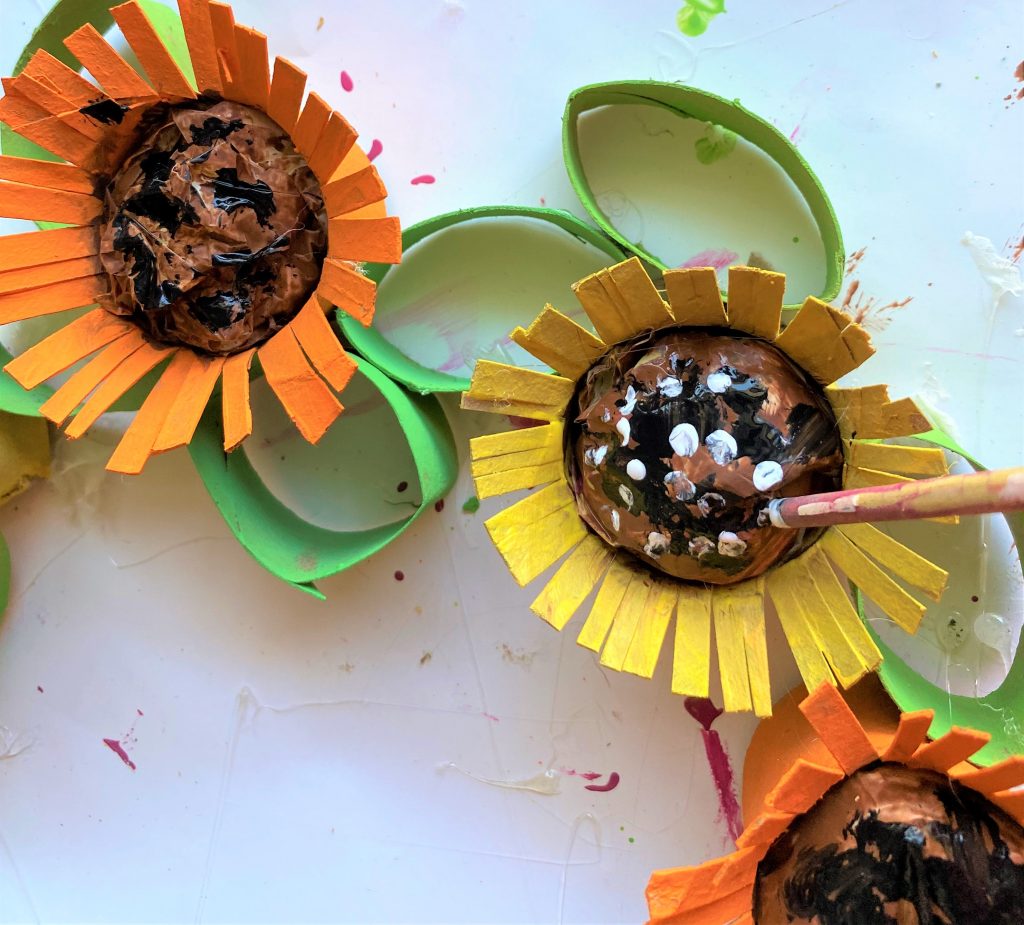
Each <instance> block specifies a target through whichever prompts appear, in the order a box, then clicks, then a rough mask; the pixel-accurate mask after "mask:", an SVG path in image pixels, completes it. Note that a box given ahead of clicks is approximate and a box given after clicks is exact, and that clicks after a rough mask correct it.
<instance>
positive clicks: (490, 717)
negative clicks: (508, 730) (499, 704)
mask: <svg viewBox="0 0 1024 925" xmlns="http://www.w3.org/2000/svg"><path fill="white" fill-rule="evenodd" d="M480 715H481V716H485V717H487V719H489V720H490V721H491V722H492V723H500V722H501V720H500V719H498V717H497V716H495V715H494V714H493V713H481V714H480Z"/></svg>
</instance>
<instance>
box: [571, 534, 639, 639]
mask: <svg viewBox="0 0 1024 925" xmlns="http://www.w3.org/2000/svg"><path fill="white" fill-rule="evenodd" d="M578 519H579V518H577V520H578ZM588 535H590V534H588ZM633 571H634V570H633V569H631V568H629V566H627V565H625V564H623V562H622V561H621V560H620V559H612V564H611V568H609V569H608V572H607V574H606V575H605V576H604V581H603V582H601V587H600V589H599V590H598V592H597V597H596V598H595V599H594V606H593V607H591V608H590V613H589V614H588V615H587V619H586V622H585V623H584V624H583V629H581V630H580V634H579V636H577V637H576V642H578V643H579V644H580V645H581V646H584V647H585V648H587V649H591V650H592V651H594V652H599V651H600V650H601V646H603V645H604V640H605V637H606V636H607V635H608V630H610V629H611V628H612V623H613V622H614V620H615V614H616V612H617V611H618V609H619V604H621V603H622V598H623V597H624V596H625V594H626V589H627V588H628V587H629V584H630V582H631V581H632V580H633Z"/></svg>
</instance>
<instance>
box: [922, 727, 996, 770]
mask: <svg viewBox="0 0 1024 925" xmlns="http://www.w3.org/2000/svg"><path fill="white" fill-rule="evenodd" d="M991 738H992V736H991V734H990V733H987V732H980V731H979V730H977V729H965V728H963V727H962V726H954V727H953V728H952V729H950V730H949V732H947V733H946V734H945V735H944V736H942V737H940V738H938V739H936V740H935V741H934V742H927V743H925V744H924V745H921V746H920V747H919V748H918V749H917V751H915V752H914V754H913V755H911V757H910V758H909V759H908V760H907V764H908V765H909V766H910V767H912V768H931V770H933V771H942V772H945V771H948V770H949V769H950V768H951V767H953V766H954V765H956V764H959V763H960V762H961V761H965V760H966V759H968V758H970V757H971V755H973V754H974V753H975V752H976V751H978V749H979V748H982V747H984V746H985V745H987V744H988V742H989V740H990V739H991Z"/></svg>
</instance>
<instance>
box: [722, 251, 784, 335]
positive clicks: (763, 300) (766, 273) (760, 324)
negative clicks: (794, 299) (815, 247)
mask: <svg viewBox="0 0 1024 925" xmlns="http://www.w3.org/2000/svg"><path fill="white" fill-rule="evenodd" d="M785 290H786V275H785V274H784V273H773V272H772V271H770V270H761V269H759V268H757V267H729V304H728V312H729V327H730V328H732V329H733V330H734V331H743V332H744V333H747V334H753V335H754V336H755V337H763V338H764V339H765V340H775V338H776V337H778V336H779V324H780V322H781V320H782V296H783V293H784V292H785Z"/></svg>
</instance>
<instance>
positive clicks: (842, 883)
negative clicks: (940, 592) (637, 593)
mask: <svg viewBox="0 0 1024 925" xmlns="http://www.w3.org/2000/svg"><path fill="white" fill-rule="evenodd" d="M862 688H863V690H862ZM802 693H803V692H802V691H800V692H799V694H802ZM851 707H852V708H853V709H851ZM931 721H932V711H931V710H923V711H920V712H916V713H904V714H902V715H901V714H899V713H897V712H896V710H895V707H894V706H893V704H892V703H891V701H889V700H888V698H887V697H886V696H885V694H884V693H882V692H881V688H880V685H877V684H870V685H869V684H868V683H867V682H865V684H864V685H858V686H857V688H855V689H854V690H852V691H851V692H850V699H849V703H848V702H847V700H845V699H844V698H843V696H842V695H841V694H840V693H839V692H838V691H837V690H836V689H835V688H833V687H830V686H828V685H822V686H821V687H820V688H818V690H816V691H815V692H814V693H813V694H812V695H811V696H809V697H807V698H806V699H804V700H803V701H801V700H800V699H799V696H798V692H792V693H791V694H790V695H789V696H787V697H786V698H784V700H783V701H781V702H780V703H779V704H777V705H776V712H775V715H774V716H772V717H771V719H768V720H765V721H763V722H762V723H761V725H760V726H759V727H758V729H757V731H756V732H755V733H754V738H753V739H752V741H751V745H750V749H749V750H748V752H747V756H746V770H745V774H744V781H743V791H744V792H743V802H744V810H745V815H746V817H747V819H749V820H750V822H749V824H748V825H747V827H746V829H745V830H744V832H743V834H742V835H741V836H740V837H739V839H737V842H736V851H735V852H733V853H732V854H730V855H728V856H727V857H723V858H718V859H717V860H714V861H709V862H707V863H705V864H700V865H698V866H696V867H680V868H674V869H670V870H659V871H655V872H654V873H653V874H652V875H651V879H650V883H649V884H648V887H647V902H648V907H649V912H650V923H651V925H730V923H736V925H742V923H751V925H752V923H757V925H784V923H785V925H810V923H814V925H854V923H856V925H862V923H864V925H869V923H879V925H882V923H896V922H900V923H904V922H905V923H908V925H909V923H924V922H976V923H978V925H981V923H989V925H1010V923H1016V922H1020V921H1022V918H1024V790H1021V789H1019V788H1020V786H1021V785H1022V784H1024V756H1020V755H1015V756H1013V757H1011V758H1007V759H1006V760H1004V761H1001V762H1000V763H998V764H994V765H992V766H991V767H987V768H977V767H975V766H974V765H972V764H971V763H970V758H971V756H972V755H974V754H975V752H977V751H978V749H980V748H981V747H982V746H984V745H985V743H986V742H987V741H988V739H989V736H988V734H987V733H984V732H978V731H976V730H973V729H966V728H961V727H956V726H955V727H953V729H951V730H950V731H949V732H948V733H946V735H944V736H942V737H941V738H938V739H935V740H934V741H927V738H926V735H927V731H928V728H929V726H930V724H931ZM1014 788H1018V789H1014Z"/></svg>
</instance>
